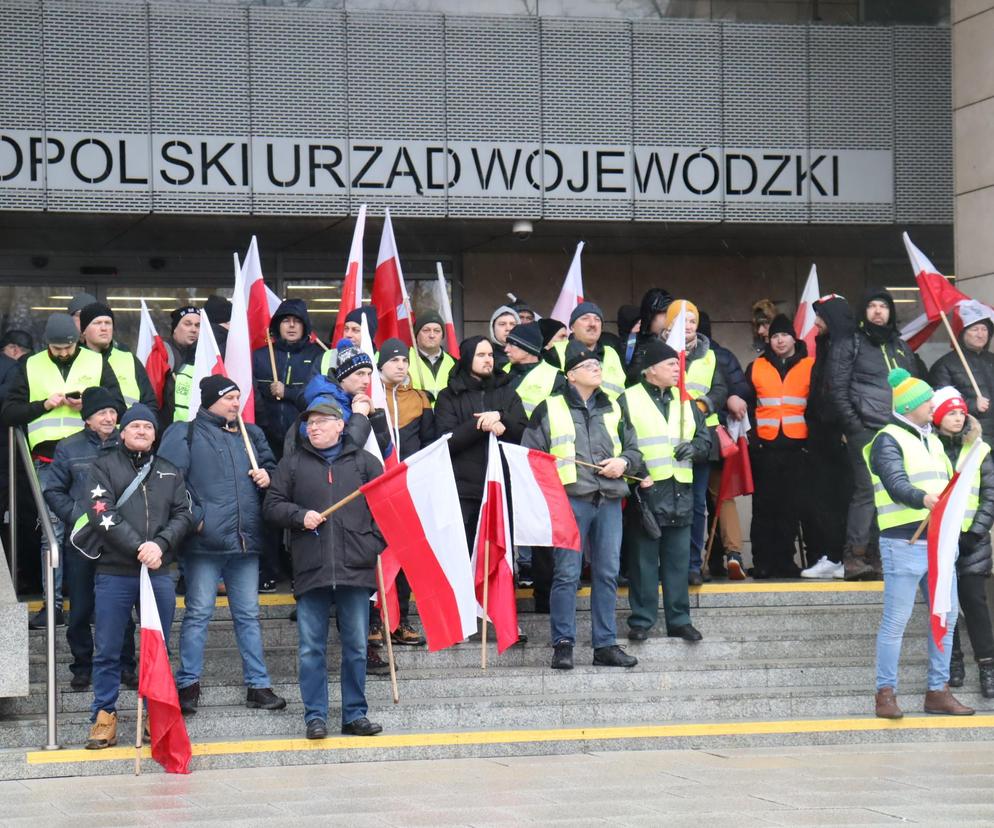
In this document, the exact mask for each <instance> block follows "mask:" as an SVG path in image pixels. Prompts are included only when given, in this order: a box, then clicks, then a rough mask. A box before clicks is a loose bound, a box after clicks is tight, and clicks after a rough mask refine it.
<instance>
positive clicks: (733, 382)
mask: <svg viewBox="0 0 994 828" xmlns="http://www.w3.org/2000/svg"><path fill="white" fill-rule="evenodd" d="M711 350H712V351H714V356H715V359H717V360H718V367H719V368H721V373H723V374H724V375H725V382H726V383H728V396H732V394H735V395H736V396H738V397H741V398H742V399H743V400H745V401H746V402H747V403H748V404H749V405H753V404H754V402H755V401H754V400H753V399H752V397H753V393H752V383H750V382H749V380H748V379H747V378H746V375H745V371H743V370H742V363H741V362H739V358H738V357H737V356H735V354H733V353H732V352H731V351H729V350H728V348H723V347H722V346H721V345H719V344H718V343H717V342H715V341H714V340H713V339H712V340H711ZM718 420H719V421H720V422H721V424H722V425H727V424H728V408H726V407H724V406H722V408H721V410H720V411H719V412H718Z"/></svg>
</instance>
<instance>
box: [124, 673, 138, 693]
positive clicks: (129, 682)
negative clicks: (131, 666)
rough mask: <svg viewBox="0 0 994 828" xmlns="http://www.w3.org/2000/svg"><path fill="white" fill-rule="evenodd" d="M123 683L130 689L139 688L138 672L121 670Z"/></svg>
mask: <svg viewBox="0 0 994 828" xmlns="http://www.w3.org/2000/svg"><path fill="white" fill-rule="evenodd" d="M121 684H122V685H123V686H125V687H127V688H128V689H129V690H137V689H138V674H137V673H132V672H129V671H122V672H121Z"/></svg>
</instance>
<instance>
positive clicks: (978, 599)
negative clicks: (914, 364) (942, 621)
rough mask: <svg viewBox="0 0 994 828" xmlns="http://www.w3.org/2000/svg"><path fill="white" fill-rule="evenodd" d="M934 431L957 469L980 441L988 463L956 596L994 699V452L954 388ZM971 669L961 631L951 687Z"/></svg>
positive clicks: (939, 407)
mask: <svg viewBox="0 0 994 828" xmlns="http://www.w3.org/2000/svg"><path fill="white" fill-rule="evenodd" d="M932 404H933V405H934V406H935V412H934V413H933V414H932V425H933V426H935V427H936V428H938V429H939V440H940V441H941V443H942V448H943V449H945V452H946V457H947V458H948V459H949V462H950V463H951V464H952V467H953V468H954V469H959V468H961V467H962V465H963V462H964V460H965V459H966V456H967V454H968V453H969V452H970V450H971V449H972V448H973V445H974V443H975V442H976V441H977V440H980V441H981V445H980V452H981V453H982V455H983V460H982V461H981V463H980V468H979V469H978V470H977V476H976V480H974V482H973V486H972V490H971V492H970V499H969V502H968V503H967V510H966V519H965V520H964V521H963V526H962V530H963V531H962V532H961V534H960V536H959V557H958V558H957V559H956V587H957V589H956V591H957V593H958V595H959V603H960V607H962V609H963V617H964V618H965V619H966V630H967V632H968V633H969V634H970V646H971V647H972V648H973V658H974V660H975V661H976V662H977V667H978V668H979V671H980V692H981V693H982V694H983V696H984V698H985V699H991V698H994V630H992V628H991V613H990V609H989V608H988V606H987V581H988V579H989V578H990V577H991V526H992V525H994V461H992V460H991V447H990V445H989V444H988V443H986V442H984V441H983V432H982V428H981V425H980V422H979V421H978V420H977V418H976V417H971V416H970V415H969V413H968V407H967V401H966V399H965V398H964V396H963V395H962V394H960V392H959V391H957V390H956V389H955V388H953V387H952V386H951V385H947V386H945V387H943V388H937V389H935V396H934V397H933V398H932ZM965 679H966V665H965V664H964V663H963V650H962V648H961V647H960V633H959V626H957V627H956V631H955V632H954V633H953V655H952V659H951V660H950V662H949V686H950V687H962V686H963V682H964V680H965Z"/></svg>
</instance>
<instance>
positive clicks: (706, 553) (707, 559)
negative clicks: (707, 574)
mask: <svg viewBox="0 0 994 828" xmlns="http://www.w3.org/2000/svg"><path fill="white" fill-rule="evenodd" d="M719 511H720V509H719V508H718V507H717V506H716V507H715V510H714V520H713V521H711V531H710V532H709V533H708V545H707V548H706V549H705V550H704V562H703V563H702V564H701V569H704V567H706V566H707V565H708V563H710V561H711V549H712V547H713V546H714V536H715V531H716V530H717V529H718V513H719Z"/></svg>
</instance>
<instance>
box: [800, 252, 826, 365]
mask: <svg viewBox="0 0 994 828" xmlns="http://www.w3.org/2000/svg"><path fill="white" fill-rule="evenodd" d="M820 296H821V291H819V290H818V268H817V267H816V266H815V265H811V271H810V272H809V273H808V281H807V282H805V283H804V290H803V292H802V293H801V301H800V302H799V303H798V305H797V313H795V314H794V335H795V337H796V338H797V340H798V341H801V340H803V341H804V343H805V344H806V345H807V346H808V356H811V357H813V356H814V355H815V350H816V349H815V337H816V336H818V329H817V328H816V327H815V302H817V301H818V298H819V297H820Z"/></svg>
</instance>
